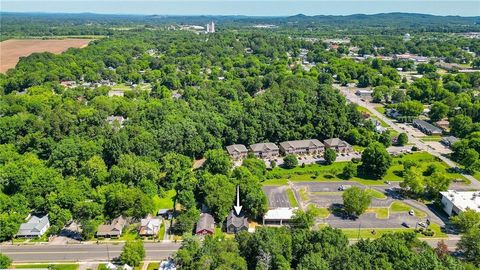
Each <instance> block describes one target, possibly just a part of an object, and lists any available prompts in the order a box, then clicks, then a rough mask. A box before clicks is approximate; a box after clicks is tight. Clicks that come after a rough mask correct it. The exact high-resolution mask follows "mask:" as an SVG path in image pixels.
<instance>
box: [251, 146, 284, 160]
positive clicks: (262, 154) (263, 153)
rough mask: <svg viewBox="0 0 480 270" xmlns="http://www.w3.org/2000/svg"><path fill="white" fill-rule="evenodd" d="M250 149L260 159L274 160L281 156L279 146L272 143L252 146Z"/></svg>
mask: <svg viewBox="0 0 480 270" xmlns="http://www.w3.org/2000/svg"><path fill="white" fill-rule="evenodd" d="M249 148H250V151H251V152H252V153H253V154H254V155H255V156H256V157H258V158H274V157H278V156H279V154H280V152H279V149H278V146H277V145H276V144H274V143H270V142H267V143H256V144H252V145H250V147H249Z"/></svg>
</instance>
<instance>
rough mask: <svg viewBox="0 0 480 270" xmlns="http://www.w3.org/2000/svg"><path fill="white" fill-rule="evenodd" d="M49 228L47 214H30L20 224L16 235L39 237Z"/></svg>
mask: <svg viewBox="0 0 480 270" xmlns="http://www.w3.org/2000/svg"><path fill="white" fill-rule="evenodd" d="M48 228H50V221H49V220H48V215H45V216H43V217H37V216H32V217H31V218H30V219H29V220H28V221H27V222H26V223H22V224H21V225H20V229H19V230H18V233H17V235H16V236H17V237H41V236H42V235H43V234H45V232H47V230H48Z"/></svg>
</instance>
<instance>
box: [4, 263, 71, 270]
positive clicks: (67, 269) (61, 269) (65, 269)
mask: <svg viewBox="0 0 480 270" xmlns="http://www.w3.org/2000/svg"><path fill="white" fill-rule="evenodd" d="M49 266H50V264H21V265H14V266H13V267H14V268H17V269H20V268H49ZM55 267H56V269H58V270H76V269H77V268H78V264H75V263H72V264H55Z"/></svg>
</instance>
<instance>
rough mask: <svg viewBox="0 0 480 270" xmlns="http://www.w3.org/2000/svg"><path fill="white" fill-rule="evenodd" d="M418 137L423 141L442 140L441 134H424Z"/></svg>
mask: <svg viewBox="0 0 480 270" xmlns="http://www.w3.org/2000/svg"><path fill="white" fill-rule="evenodd" d="M420 139H421V140H422V141H425V142H439V141H441V140H442V136H425V137H421V138H420Z"/></svg>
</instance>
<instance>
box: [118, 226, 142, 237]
mask: <svg viewBox="0 0 480 270" xmlns="http://www.w3.org/2000/svg"><path fill="white" fill-rule="evenodd" d="M137 227H138V226H137V224H131V225H129V226H128V227H127V228H126V229H125V230H124V231H123V234H122V236H120V238H119V239H120V240H124V241H128V240H135V239H138V238H139V235H138V229H137Z"/></svg>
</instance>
